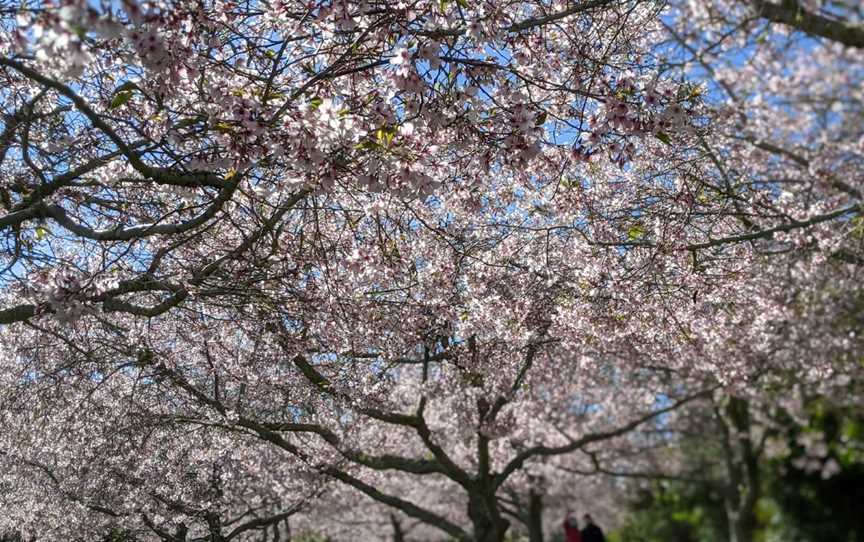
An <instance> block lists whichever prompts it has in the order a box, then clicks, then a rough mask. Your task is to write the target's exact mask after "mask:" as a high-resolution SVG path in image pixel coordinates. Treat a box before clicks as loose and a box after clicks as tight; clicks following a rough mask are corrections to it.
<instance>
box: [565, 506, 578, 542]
mask: <svg viewBox="0 0 864 542" xmlns="http://www.w3.org/2000/svg"><path fill="white" fill-rule="evenodd" d="M564 535H565V536H566V537H567V542H582V532H581V531H580V530H579V520H578V519H576V514H575V513H574V512H573V510H567V515H566V516H565V517H564Z"/></svg>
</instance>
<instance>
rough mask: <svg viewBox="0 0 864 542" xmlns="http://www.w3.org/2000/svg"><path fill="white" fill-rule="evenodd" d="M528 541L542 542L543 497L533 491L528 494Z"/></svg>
mask: <svg viewBox="0 0 864 542" xmlns="http://www.w3.org/2000/svg"><path fill="white" fill-rule="evenodd" d="M527 525H528V540H529V542H543V496H542V495H541V494H539V493H537V492H536V491H534V490H533V489H532V490H531V493H529V494H528V524H527Z"/></svg>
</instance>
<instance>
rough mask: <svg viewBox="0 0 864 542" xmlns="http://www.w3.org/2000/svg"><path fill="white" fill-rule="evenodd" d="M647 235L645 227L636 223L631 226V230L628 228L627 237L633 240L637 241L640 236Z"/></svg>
mask: <svg viewBox="0 0 864 542" xmlns="http://www.w3.org/2000/svg"><path fill="white" fill-rule="evenodd" d="M643 235H645V228H643V227H642V226H640V225H639V224H636V225H635V226H631V227H630V229H629V230H627V239H629V240H631V241H636V240H637V239H639V238H640V237H642V236H643Z"/></svg>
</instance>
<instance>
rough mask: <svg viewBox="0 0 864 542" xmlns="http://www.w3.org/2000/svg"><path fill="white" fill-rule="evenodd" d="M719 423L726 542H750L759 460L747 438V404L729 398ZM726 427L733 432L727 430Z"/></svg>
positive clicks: (759, 491)
mask: <svg viewBox="0 0 864 542" xmlns="http://www.w3.org/2000/svg"><path fill="white" fill-rule="evenodd" d="M720 421H721V426H722V429H723V432H724V434H725V435H724V436H725V446H726V455H727V457H726V469H727V473H728V476H729V480H728V485H727V487H726V491H725V496H724V502H725V508H726V521H727V525H728V528H729V542H753V538H754V533H755V531H756V527H757V526H758V522H757V520H756V503H757V502H758V501H759V496H760V495H761V487H760V473H759V458H758V456H757V452H756V450H755V447H754V446H753V442H752V440H751V435H750V431H751V427H750V406H749V404H748V403H747V401H745V400H743V399H738V398H736V397H731V398H730V399H729V403H728V405H726V409H725V415H724V416H723V417H722V419H721V420H720ZM730 426H731V428H732V430H733V431H734V433H733V432H732V431H730V430H729V429H730Z"/></svg>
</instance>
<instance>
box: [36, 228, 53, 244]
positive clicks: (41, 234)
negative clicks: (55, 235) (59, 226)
mask: <svg viewBox="0 0 864 542" xmlns="http://www.w3.org/2000/svg"><path fill="white" fill-rule="evenodd" d="M49 233H51V230H49V229H48V228H47V227H45V226H36V240H37V241H41V240H42V239H45V237H47V236H48V234H49Z"/></svg>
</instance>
